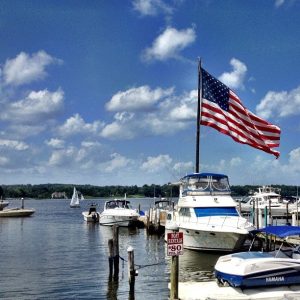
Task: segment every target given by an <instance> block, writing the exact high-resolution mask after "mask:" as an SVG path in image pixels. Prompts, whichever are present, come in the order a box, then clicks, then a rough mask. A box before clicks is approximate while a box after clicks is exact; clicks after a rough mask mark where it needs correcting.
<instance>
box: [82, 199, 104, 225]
mask: <svg viewBox="0 0 300 300" xmlns="http://www.w3.org/2000/svg"><path fill="white" fill-rule="evenodd" d="M96 206H97V205H96V204H91V206H90V208H89V211H83V212H82V215H83V218H84V220H85V221H87V222H94V223H97V222H99V219H100V214H99V213H98V212H97V209H96Z"/></svg>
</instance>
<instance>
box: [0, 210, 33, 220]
mask: <svg viewBox="0 0 300 300" xmlns="http://www.w3.org/2000/svg"><path fill="white" fill-rule="evenodd" d="M34 212H35V210H34V209H29V208H19V207H16V208H7V209H3V210H1V211H0V217H2V218H4V217H29V216H31V215H32V214H33V213H34Z"/></svg>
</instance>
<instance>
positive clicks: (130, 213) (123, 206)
mask: <svg viewBox="0 0 300 300" xmlns="http://www.w3.org/2000/svg"><path fill="white" fill-rule="evenodd" d="M139 216H140V214H139V213H138V211H137V210H136V209H133V208H132V206H131V204H130V201H128V200H126V199H114V200H109V201H106V202H105V204H104V210H103V212H101V214H100V220H99V222H100V224H101V225H106V226H112V225H115V224H117V225H119V226H124V227H129V226H134V225H135V224H136V223H137V222H138V218H139Z"/></svg>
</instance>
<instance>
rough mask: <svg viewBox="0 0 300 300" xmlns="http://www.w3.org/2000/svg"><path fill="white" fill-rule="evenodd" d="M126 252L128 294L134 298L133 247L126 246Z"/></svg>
mask: <svg viewBox="0 0 300 300" xmlns="http://www.w3.org/2000/svg"><path fill="white" fill-rule="evenodd" d="M127 253H128V279H129V295H130V298H131V299H134V284H135V275H136V273H135V272H136V271H135V269H134V251H133V247H131V246H129V247H128V248H127Z"/></svg>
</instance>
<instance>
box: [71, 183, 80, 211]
mask: <svg viewBox="0 0 300 300" xmlns="http://www.w3.org/2000/svg"><path fill="white" fill-rule="evenodd" d="M70 207H72V208H76V207H80V203H79V196H78V192H77V190H76V188H75V186H74V189H73V195H72V199H71V202H70Z"/></svg>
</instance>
